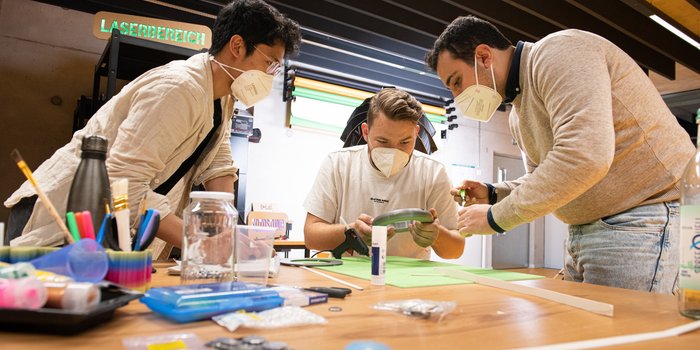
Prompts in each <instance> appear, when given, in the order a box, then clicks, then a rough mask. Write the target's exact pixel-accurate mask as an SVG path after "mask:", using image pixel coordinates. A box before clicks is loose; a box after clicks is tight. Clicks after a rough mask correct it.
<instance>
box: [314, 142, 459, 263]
mask: <svg viewBox="0 0 700 350" xmlns="http://www.w3.org/2000/svg"><path fill="white" fill-rule="evenodd" d="M451 187H452V184H451V182H450V179H449V178H448V177H447V173H446V172H445V167H444V166H443V165H442V164H441V163H440V162H438V161H437V160H435V159H432V158H430V157H429V156H428V155H426V154H424V153H421V152H418V151H413V155H412V156H411V159H410V161H409V162H408V164H407V165H406V167H404V168H403V170H401V171H400V172H399V173H397V174H394V175H392V176H391V177H389V178H387V177H386V176H384V174H382V173H381V172H380V171H379V170H377V169H375V168H374V167H373V166H372V164H371V163H370V161H369V153H368V151H367V145H361V146H354V147H348V148H343V149H341V150H338V151H335V152H332V153H330V154H329V155H328V157H327V158H326V159H325V160H324V161H323V164H321V168H320V169H319V172H318V176H317V177H316V182H315V183H314V185H313V187H312V188H311V191H310V192H309V195H308V196H307V197H306V201H304V207H305V208H306V211H307V212H309V213H310V214H312V215H315V216H317V217H319V218H321V219H322V220H324V221H326V222H328V223H331V224H337V223H339V222H340V217H342V218H343V219H344V220H345V221H346V222H348V223H350V222H352V221H354V220H355V219H357V217H358V216H360V214H367V215H370V216H372V217H377V216H379V215H381V214H385V213H387V212H389V211H392V210H396V209H405V208H420V209H426V210H427V209H430V208H435V209H436V210H437V212H438V219H439V220H440V224H442V225H443V226H445V227H446V228H447V229H455V228H456V227H457V208H456V203H455V202H454V200H453V199H452V196H451V195H450V188H451ZM387 255H398V256H405V257H411V258H419V259H428V258H429V257H430V248H421V247H420V246H418V245H417V244H415V243H414V242H413V238H411V234H410V232H408V231H406V232H400V233H397V234H396V235H395V236H394V237H393V238H392V239H390V240H389V241H388V242H387Z"/></svg>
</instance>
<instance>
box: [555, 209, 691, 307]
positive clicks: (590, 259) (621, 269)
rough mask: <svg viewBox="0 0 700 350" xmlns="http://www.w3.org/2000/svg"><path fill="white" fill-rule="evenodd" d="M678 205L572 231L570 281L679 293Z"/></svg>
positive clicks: (567, 269) (568, 244)
mask: <svg viewBox="0 0 700 350" xmlns="http://www.w3.org/2000/svg"><path fill="white" fill-rule="evenodd" d="M679 213H680V206H679V204H678V202H675V201H674V202H666V203H658V204H649V205H643V206H639V207H635V208H632V209H629V210H627V211H625V212H622V213H618V214H615V215H612V216H608V217H605V218H602V219H599V220H597V221H595V222H593V223H590V224H584V225H571V226H569V237H568V239H567V241H566V251H567V256H566V263H565V269H564V279H566V280H569V281H577V282H585V283H593V284H599V285H604V286H610V287H619V288H626V289H635V290H643V291H648V292H656V293H667V294H670V293H674V292H676V290H677V288H678V264H679V251H678V244H679V243H678V241H679V232H678V230H679V220H680V218H679Z"/></svg>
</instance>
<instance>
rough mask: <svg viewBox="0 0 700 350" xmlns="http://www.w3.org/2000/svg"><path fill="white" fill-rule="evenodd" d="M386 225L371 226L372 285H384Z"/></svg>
mask: <svg viewBox="0 0 700 350" xmlns="http://www.w3.org/2000/svg"><path fill="white" fill-rule="evenodd" d="M385 267H386V226H372V285H375V286H383V285H384V272H385Z"/></svg>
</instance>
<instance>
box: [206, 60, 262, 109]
mask: <svg viewBox="0 0 700 350" xmlns="http://www.w3.org/2000/svg"><path fill="white" fill-rule="evenodd" d="M209 59H210V60H212V61H213V62H216V63H217V64H218V65H219V67H221V69H222V70H223V71H224V72H225V73H226V74H227V75H228V76H229V77H231V79H233V82H232V83H231V93H232V94H233V96H235V97H236V99H238V100H239V101H241V103H243V104H244V105H246V107H251V106H253V105H254V104H256V103H258V102H260V101H261V100H263V99H264V98H265V97H267V96H268V95H269V94H270V91H272V79H273V78H274V77H273V76H272V75H271V74H267V73H265V72H262V71H259V70H255V69H253V70H247V71H244V70H241V69H238V68H236V67H231V66H229V65H226V64H223V63H221V62H219V61H217V60H216V59H214V57H213V56H210V57H209ZM224 67H225V68H224ZM226 68H231V69H233V70H237V71H239V72H241V75H239V76H238V78H234V77H233V75H231V73H229V72H228V70H226Z"/></svg>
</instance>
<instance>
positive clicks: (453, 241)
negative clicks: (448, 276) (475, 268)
mask: <svg viewBox="0 0 700 350" xmlns="http://www.w3.org/2000/svg"><path fill="white" fill-rule="evenodd" d="M438 230H439V232H440V233H439V235H438V237H437V239H436V240H435V242H434V243H433V245H432V247H433V250H434V251H435V253H436V254H437V255H438V256H440V257H441V258H443V259H457V258H459V257H460V256H462V253H463V252H464V237H462V236H461V235H460V234H459V232H457V231H455V230H448V229H447V228H445V227H444V226H442V225H439V226H438Z"/></svg>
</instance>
